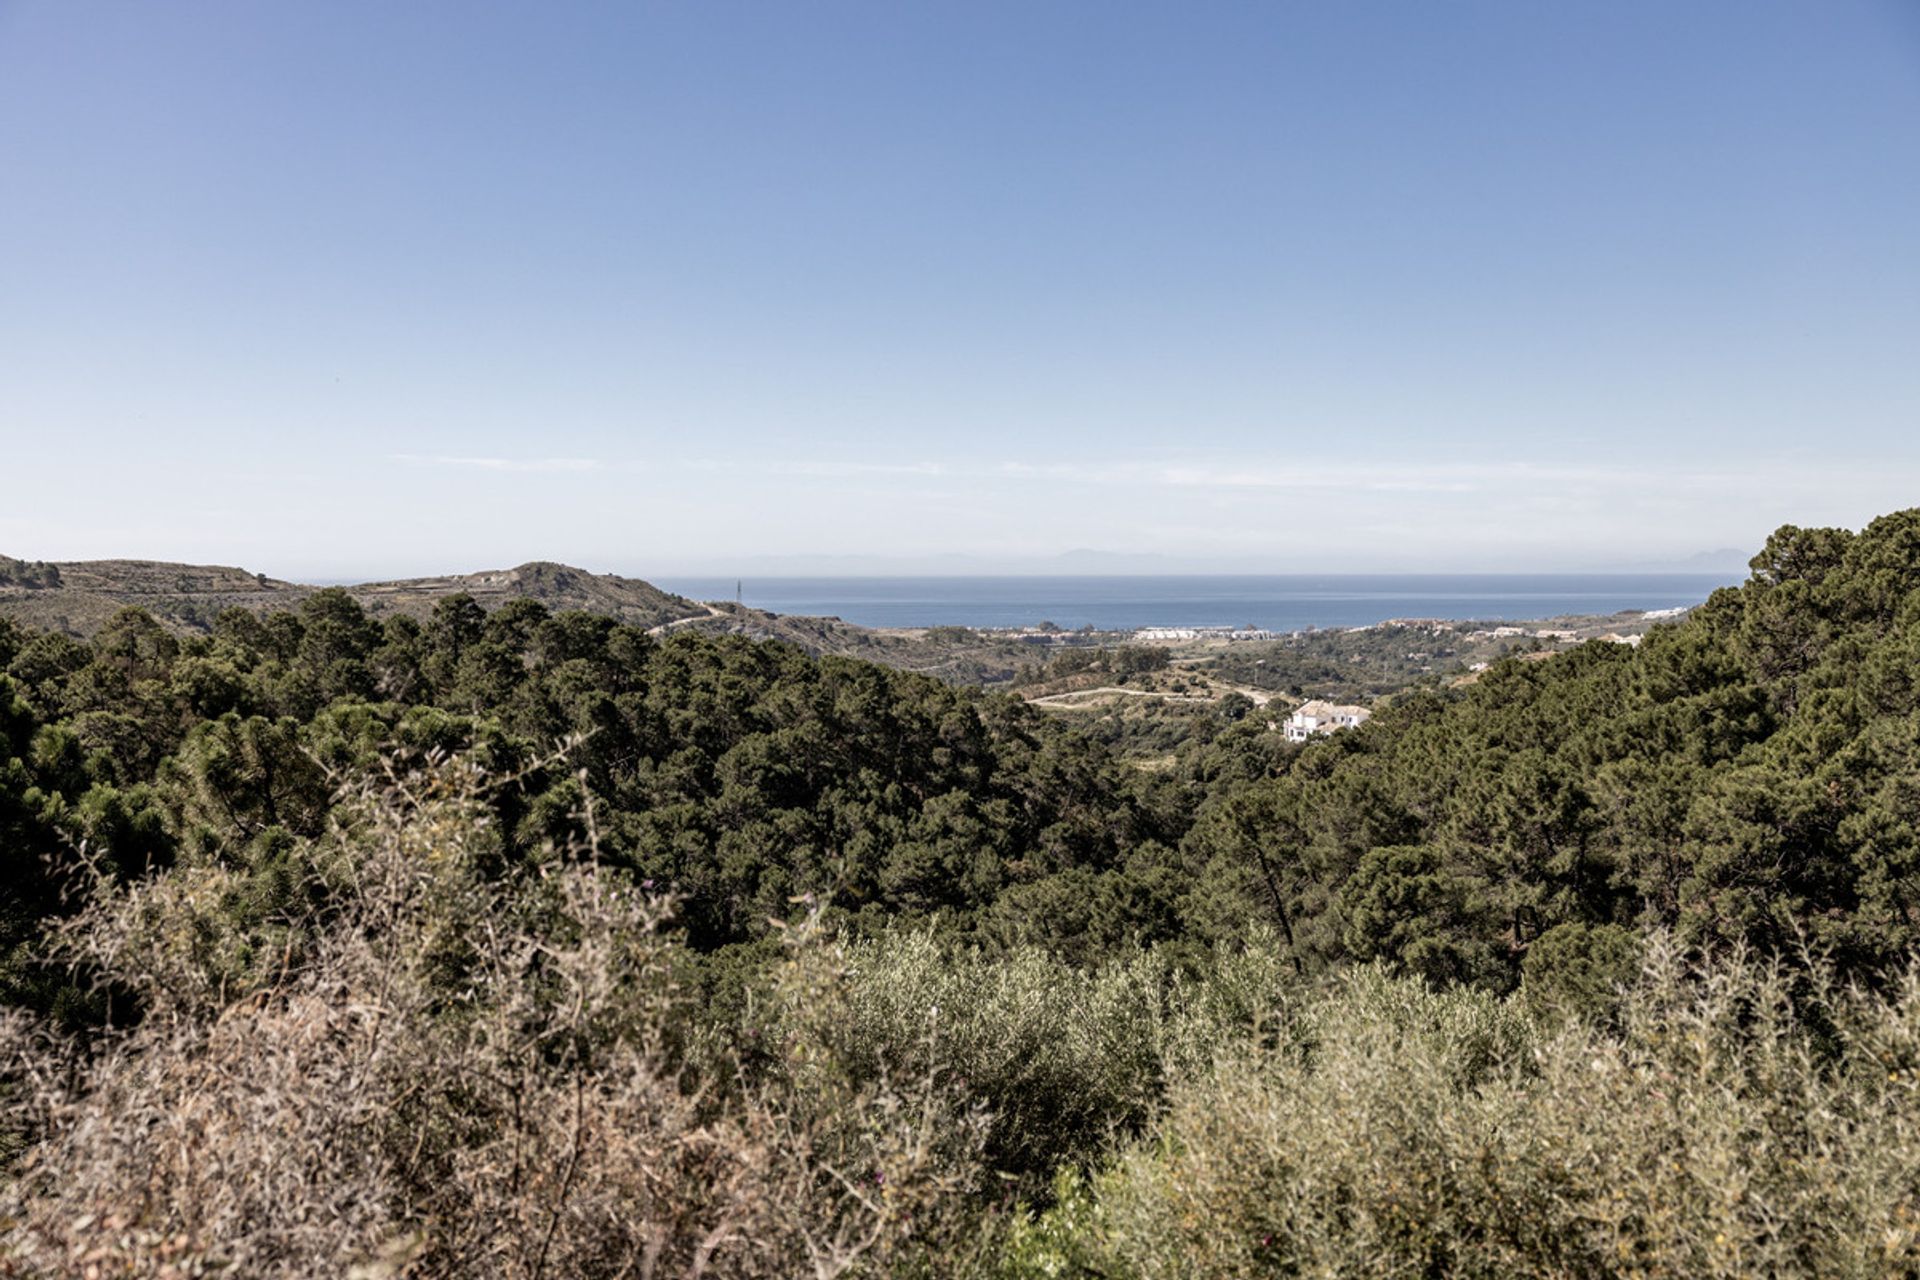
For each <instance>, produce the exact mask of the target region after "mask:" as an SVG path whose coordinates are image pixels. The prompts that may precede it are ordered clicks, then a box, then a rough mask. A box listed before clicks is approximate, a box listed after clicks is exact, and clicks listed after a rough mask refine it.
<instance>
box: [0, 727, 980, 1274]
mask: <svg viewBox="0 0 1920 1280" xmlns="http://www.w3.org/2000/svg"><path fill="white" fill-rule="evenodd" d="M492 785H498V784H497V783H490V782H489V781H488V780H487V779H486V778H484V777H482V776H480V775H479V774H478V773H477V772H476V771H474V770H472V769H470V768H468V767H466V766H464V765H462V764H460V763H458V762H446V761H440V762H436V763H434V764H433V765H432V766H431V767H430V768H428V769H425V770H423V771H420V772H417V773H412V774H408V775H405V776H398V775H389V776H387V777H385V778H384V779H382V780H380V781H379V782H378V783H365V784H361V785H359V786H356V787H354V788H353V789H351V790H350V791H348V792H347V793H345V794H343V796H342V797H341V799H340V803H339V806H338V812H339V813H340V815H341V816H340V818H339V820H338V822H337V824H336V829H335V830H334V831H333V832H332V833H331V834H330V835H329V836H328V837H326V838H324V839H322V840H318V841H315V842H312V843H311V844H310V845H308V846H305V847H303V848H302V849H301V850H300V851H299V858H298V860H297V863H298V867H299V874H300V875H301V876H303V877H304V878H305V885H304V886H303V887H304V889H305V892H304V893H302V894H301V895H298V900H299V901H301V902H303V903H305V904H308V905H306V906H305V907H303V909H302V910H301V912H300V914H299V916H298V917H297V918H293V917H288V918H284V919H280V920H276V921H273V922H271V927H262V926H260V925H258V923H257V922H255V923H254V924H250V925H249V926H248V927H246V928H240V927H238V926H236V925H234V924H233V923H232V913H231V912H230V911H229V910H228V907H229V906H230V904H231V903H232V902H233V901H234V900H235V899H236V897H240V896H244V895H245V894H246V892H247V885H246V883H245V872H244V869H237V868H232V867H222V866H218V865H211V866H208V865H202V866H196V867H191V868H182V869H179V870H176V871H174V872H170V873H167V874H165V875H162V876H159V877H157V878H155V879H153V880H151V881H148V882H146V883H144V884H141V885H139V886H137V887H135V888H133V889H130V890H124V891H118V892H113V893H108V894H105V895H104V896H103V897H102V898H101V900H100V901H99V903H98V904H97V905H96V906H94V907H93V908H91V909H90V910H88V911H87V912H85V913H84V914H83V915H81V916H80V917H79V918H77V919H75V920H74V921H72V923H71V924H70V926H68V928H67V929H66V931H65V934H64V947H65V948H66V950H67V952H68V954H69V955H70V956H72V957H73V958H74V959H75V960H76V961H81V962H84V963H86V964H88V965H89V966H91V967H93V968H94V969H95V970H96V971H97V972H99V973H100V974H101V975H102V976H103V979H104V980H108V981H112V982H114V983H117V984H118V985H119V986H120V987H122V988H124V989H127V990H130V991H131V992H133V993H134V994H135V995H136V996H137V997H138V999H139V1001H140V1003H141V1006H142V1009H143V1013H142V1016H141V1018H140V1020H139V1021H138V1022H137V1023H136V1024H135V1025H134V1026H132V1027H131V1028H129V1029H126V1030H123V1031H119V1032H116V1033H110V1034H108V1035H107V1036H105V1037H103V1038H101V1039H100V1040H98V1041H97V1042H95V1043H93V1044H91V1045H87V1046H82V1045H78V1044H74V1043H70V1042H65V1041H62V1040H60V1039H58V1038H57V1037H54V1036H53V1035H52V1034H51V1033H49V1032H48V1031H46V1030H45V1029H44V1028H38V1027H34V1026H32V1025H29V1024H28V1023H26V1022H25V1021H23V1020H22V1019H20V1018H18V1017H13V1018H11V1019H9V1020H7V1021H6V1022H5V1023H4V1025H0V1055H4V1058H3V1060H4V1063H5V1072H6V1083H5V1088H6V1089H7V1091H8V1096H10V1097H11V1098H12V1099H13V1100H15V1101H16V1103H17V1108H16V1109H17V1111H18V1113H19V1114H20V1116H21V1119H22V1123H23V1124H24V1125H25V1127H26V1131H27V1132H28V1134H29V1135H30V1138H31V1140H32V1144H31V1146H30V1147H29V1148H28V1149H27V1151H26V1152H25V1154H24V1155H23V1157H22V1158H21V1160H20V1162H19V1163H18V1165H17V1166H16V1167H15V1169H14V1170H13V1171H12V1172H13V1177H12V1180H11V1182H10V1183H9V1184H8V1185H7V1186H6V1187H5V1188H4V1190H3V1191H0V1230H4V1236H3V1237H0V1271H4V1272H5V1273H6V1274H17V1275H47V1276H67V1275H80V1276H102V1277H105V1276H152V1277H173V1276H193V1275H205V1274H227V1275H246V1276H259V1277H281V1276H284V1277H293V1276H302V1277H305V1276H313V1275H323V1274H336V1275H352V1276H358V1277H363V1278H365V1280H372V1278H373V1277H385V1276H481V1275H484V1276H496V1275H499V1276H521V1277H537V1276H567V1277H573V1276H583V1277H593V1276H634V1277H666V1276H716V1277H720V1276H740V1277H748V1276H779V1277H791V1276H812V1277H835V1276H842V1275H864V1274H880V1273H883V1272H898V1271H900V1270H903V1269H913V1268H919V1269H923V1270H924V1269H928V1268H930V1267H932V1266H935V1265H937V1260H938V1259H940V1258H942V1257H952V1256H957V1251H958V1250H959V1249H960V1248H961V1247H962V1246H963V1245H964V1244H965V1242H966V1238H967V1226H966V1219H965V1217H964V1215H960V1214H957V1213H956V1206H958V1205H960V1204H962V1203H963V1202H964V1201H965V1198H966V1193H967V1191H968V1190H969V1189H970V1188H971V1187H972V1185H973V1183H974V1180H975V1179H976V1177H977V1151H978V1149H979V1145H980V1140H981V1138H980V1135H981V1124H980V1119H979V1117H977V1116H975V1115H974V1114H973V1113H971V1112H969V1111H967V1110H966V1109H965V1108H964V1107H962V1106H961V1105H960V1104H959V1103H958V1102H957V1101H956V1100H955V1098H954V1096H953V1095H952V1093H951V1091H949V1090H948V1089H946V1088H945V1087H944V1086H942V1085H941V1084H939V1083H938V1073H937V1072H934V1071H923V1072H921V1073H920V1074H919V1075H918V1076H917V1077H914V1078H905V1079H896V1078H892V1077H887V1076H884V1075H883V1076H882V1077H880V1078H877V1079H876V1078H873V1077H872V1076H871V1073H868V1074H867V1075H865V1076H863V1077H862V1078H861V1079H859V1080H856V1079H855V1078H854V1077H853V1076H852V1075H850V1074H849V1073H848V1072H846V1071H845V1070H844V1069H842V1067H841V1065H840V1064H839V1063H838V1062H836V1061H835V1060H834V1058H833V1056H832V1055H831V1054H830V1053H829V1052H826V1051H824V1050H823V1049H822V1048H821V1047H820V1046H821V1042H820V1041H819V1040H818V1039H817V1038H814V1037H811V1036H810V1035H809V1033H808V1028H809V1026H810V1025H811V1026H815V1027H819V1026H824V1025H827V1024H828V1023H829V1022H830V1020H831V1018H832V1016H833V1011H832V1003H833V1002H834V1001H835V1000H837V999H838V998H839V997H840V996H841V995H842V994H843V984H844V981H845V974H846V965H845V961H844V958H843V957H842V955H841V953H840V951H839V950H838V948H837V947H836V945H835V944H833V943H832V942H831V941H830V940H829V939H827V938H825V937H824V936H822V934H821V933H820V931H819V929H818V927H817V925H815V924H809V925H806V926H803V927H801V928H800V929H798V930H796V934H797V936H796V938H795V939H794V941H793V944H792V946H791V948H790V951H789V954H788V958H787V960H786V962H785V964H784V965H783V967H782V969H781V973H780V975H779V978H778V990H780V991H781V993H782V996H781V998H782V1000H783V1001H785V1002H787V1003H788V1004H789V1005H790V1006H791V1008H792V1010H793V1016H792V1017H790V1018H789V1019H788V1025H789V1028H790V1029H789V1031H788V1033H787V1035H786V1043H785V1045H784V1046H783V1050H784V1052H783V1056H782V1058H781V1060H780V1062H779V1063H778V1064H777V1069H775V1070H772V1071H768V1072H762V1073H760V1074H759V1075H757V1076H756V1077H755V1078H754V1079H751V1080H749V1079H747V1078H746V1077H745V1076H744V1075H743V1074H738V1073H733V1074H729V1073H727V1072H725V1071H712V1070H709V1071H705V1072H701V1071H695V1070H693V1069H691V1068H690V1067H689V1066H688V1065H687V1064H686V1062H685V1061H684V1060H682V1059H680V1058H678V1057H677V1056H676V1053H675V1052H674V1051H673V1049H672V1048H671V1046H672V1045H673V1044H675V1043H676V1042H678V1041H681V1040H684V1039H685V1038H686V1036H685V1028H684V1022H685V1019H686V1016H687V1009H686V1007H685V1002H684V1001H683V1000H682V997H681V994H680V992H679V991H678V990H677V989H676V987H675V985H674V982H673V980H672V978H671V969H672V965H671V960H672V948H673V945H674V944H673V943H672V942H671V940H670V939H669V938H668V937H667V936H666V935H665V934H664V933H663V932H662V931H661V928H660V926H661V924H662V921H663V919H664V918H665V917H666V915H667V912H668V909H669V906H670V904H668V903H665V902H662V901H661V900H659V899H655V898H651V897H648V896H645V895H642V894H639V893H636V892H635V891H634V890H633V889H632V888H630V887H629V886H628V885H627V884H625V883H624V882H623V881H622V879H621V878H620V877H618V876H617V875H614V874H611V873H609V872H607V871H605V870H603V869H601V868H599V867H597V866H596V865H595V863H594V860H593V858H592V857H591V850H585V851H575V855H574V856H559V855H556V856H553V857H549V858H546V859H543V860H536V861H535V862H533V863H532V864H531V865H526V866H518V867H506V866H504V864H503V861H502V859H501V856H500V848H499V842H498V840H497V836H496V833H495V832H494V831H492V830H491V829H490V828H489V825H488V820H487V812H488V811H487V806H486V804H485V803H484V800H485V797H486V795H487V790H488V788H489V786H492ZM588 816H589V819H590V816H591V815H588ZM590 825H591V824H590V821H589V826H590ZM722 1061H724V1059H722Z"/></svg>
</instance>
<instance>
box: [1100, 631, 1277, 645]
mask: <svg viewBox="0 0 1920 1280" xmlns="http://www.w3.org/2000/svg"><path fill="white" fill-rule="evenodd" d="M1133 638H1134V640H1135V641H1136V642H1138V643H1141V644H1146V643H1150V642H1152V641H1155V640H1159V641H1163V642H1164V641H1168V640H1277V639H1279V633H1277V632H1273V631H1262V630H1261V629H1260V628H1258V627H1142V628H1140V629H1139V630H1138V631H1136V632H1134V633H1133Z"/></svg>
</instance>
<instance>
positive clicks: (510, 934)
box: [0, 512, 1920, 1280]
mask: <svg viewBox="0 0 1920 1280" xmlns="http://www.w3.org/2000/svg"><path fill="white" fill-rule="evenodd" d="M0 667H3V668H4V670H5V673H6V674H5V675H4V676H0V857H3V858H4V859H5V863H4V867H3V868H0V874H3V875H4V884H5V887H6V895H7V896H6V899H5V902H4V910H0V943H3V944H4V948H5V953H4V961H0V996H3V997H4V1003H5V1013H4V1016H3V1017H0V1098H3V1099H4V1101H5V1120H6V1123H5V1128H4V1133H3V1134H0V1160H3V1161H4V1175H3V1176H4V1183H3V1184H0V1274H17V1275H22V1276H49V1277H52V1276H68V1275H83V1276H84V1275H101V1276H112V1275H135V1276H154V1277H159V1276H191V1275H210V1274H225V1275H246V1276H288V1277H291V1276H308V1275H316V1274H340V1275H356V1276H362V1277H374V1276H393V1277H398V1276H423V1277H424V1276H466V1275H508V1276H528V1277H531V1276H553V1277H559V1276H606V1277H613V1276H690V1275H710V1276H743V1277H744V1276H782V1277H785V1276H843V1275H845V1276H857V1275H875V1276H878V1275H886V1276H929V1277H931V1276H980V1277H1043V1276H1044V1277H1054V1276H1068V1277H1085V1278H1089V1280H1091V1278H1098V1277H1139V1278H1141V1280H1146V1278H1147V1277H1184V1276H1230V1277H1238V1276H1247V1277H1254V1276H1290V1275H1368V1276H1372V1275H1405V1276H1422V1277H1426V1276H1440V1275H1459V1276H1487V1277H1494V1276H1510V1275H1539V1276H1655V1275H1663V1276H1745V1275H1808V1276H1829V1275H1832V1276H1906V1275H1914V1274H1920V1235H1917V1234H1916V1233H1917V1232H1920V1083H1916V1078H1915V1072H1916V1071H1917V1070H1920V973H1917V972H1916V970H1915V967H1914V962H1913V959H1912V957H1913V954H1914V951H1913V947H1914V941H1915V936H1914V930H1915V929H1916V927H1920V836H1916V834H1915V833H1916V830H1917V829H1920V828H1916V825H1915V814H1916V812H1920V808H1917V805H1916V802H1917V801H1920V680H1916V678H1915V673H1916V672H1920V512H1906V513H1901V514H1898V515H1895V516H1889V517H1886V518H1884V519H1883V520H1881V521H1877V522H1876V523H1875V524H1874V525H1873V526H1871V527H1869V528H1868V529H1867V530H1864V531H1862V532H1861V533H1859V534H1857V535H1856V534H1848V533H1845V532H1844V531H1837V530H1799V529H1785V530H1782V531H1781V532H1780V533H1779V534H1777V535H1775V537H1774V538H1773V539H1772V540H1770V542H1769V544H1768V546H1767V548H1766V549H1765V550H1764V551H1763V552H1762V553H1761V554H1760V555H1759V556H1758V557H1756V559H1755V561H1754V575H1753V578H1752V579H1751V580H1750V581H1749V582H1748V584H1747V585H1746V586H1744V587H1742V588H1739V589H1736V590H1728V591H1724V592H1721V593H1718V594H1716V595H1715V597H1714V598H1713V599H1712V600H1711V601H1709V602H1708V603H1707V604H1706V605H1705V606H1704V607H1703V608H1701V609H1699V610H1697V611H1695V612H1694V614H1692V615H1691V616H1690V617H1689V618H1688V619H1687V620H1685V621H1684V622H1682V623H1679V624H1677V625H1673V626H1667V627H1660V628H1656V629H1655V630H1654V631H1653V632H1651V633H1650V634H1649V636H1648V637H1647V639H1646V640H1645V642H1644V643H1642V644H1641V645H1640V646H1639V647H1638V648H1637V649H1634V648H1629V647H1626V646H1621V645H1610V644H1592V645H1586V646H1582V647H1579V648H1576V649H1574V650H1572V651H1571V652H1568V653H1565V654H1560V655H1556V656H1553V657H1550V658H1548V659H1546V660H1541V661H1522V660H1518V659H1516V660H1511V661H1507V662H1501V663H1497V664H1495V665H1493V666H1492V667H1491V668H1489V670H1488V671H1486V672H1485V673H1484V674H1483V675H1482V677H1481V678H1480V679H1479V680H1478V681H1476V682H1474V683H1472V684H1470V685H1462V686H1459V687H1453V688H1434V689H1430V690H1425V691H1421V692H1418V693H1415V694H1412V695H1409V696H1407V697H1404V698H1402V699H1400V700H1398V701H1396V702H1395V703H1394V704H1392V705H1390V706H1387V707H1384V708H1382V709H1381V710H1380V711H1379V713H1378V714H1376V715H1375V717H1374V718H1373V720H1372V721H1370V722H1369V723H1368V724H1367V725H1365V726H1364V727H1362V728H1360V729H1357V730H1353V731H1348V732H1344V733H1341V734H1337V735H1334V736H1333V737H1332V738H1330V739H1327V740H1323V741H1318V742H1313V743H1309V744H1306V745H1305V746H1293V745H1289V744H1287V743H1285V742H1284V741H1281V740H1280V736H1279V735H1277V734H1275V733H1273V732H1272V731H1271V730H1269V729H1267V728H1266V727H1265V724H1264V722H1263V721H1262V720H1261V719H1260V718H1259V717H1255V716H1249V715H1241V716H1239V717H1238V718H1231V717H1228V716H1223V715H1219V714H1216V713H1212V712H1206V713H1203V714H1202V715H1200V716H1198V717H1196V719H1195V722H1194V724H1193V726H1192V732H1191V733H1190V734H1188V735H1186V736H1184V737H1182V738H1181V739H1180V740H1179V741H1177V742H1175V743H1173V744H1171V746H1170V751H1169V759H1168V760H1167V762H1166V763H1165V766H1164V767H1161V768H1156V769H1154V770H1142V769H1139V768H1136V767H1132V766H1130V765H1128V764H1127V763H1125V762H1124V761H1123V760H1121V759H1119V758H1118V757H1117V756H1116V755H1115V754H1114V752H1113V751H1112V750H1111V749H1110V748H1109V747H1108V746H1107V745H1106V744H1104V743H1103V742H1101V741H1099V740H1097V739H1095V738H1092V737H1089V736H1088V735H1086V734H1083V733H1079V732H1077V731H1076V730H1075V729H1074V727H1073V726H1072V724H1070V723H1065V722H1063V720H1062V718H1060V717H1049V716H1048V715H1047V714H1046V713H1044V712H1043V711H1040V710H1036V709H1034V708H1031V707H1027V706H1025V705H1024V704H1022V703H1020V702H1019V701H1017V700H1016V699H1014V698H1012V697H1009V696H1005V695H991V694H983V693H979V692H972V691H967V690H960V689H954V688H952V687H950V686H947V685H943V684H940V683H938V682H936V681H934V680H931V679H927V678H924V677H918V676H914V675H912V674H908V673H902V672H897V671H888V670H885V669H882V668H878V667H874V666H871V665H869V664H865V663H860V662H855V661H849V660H845V659H815V658H810V657H807V656H806V655H804V654H802V653H800V652H798V651H797V650H794V649H792V648H789V647H787V646H783V645H780V644H777V643H774V644H755V643H752V642H750V641H747V640H745V639H742V638H738V637H719V638H717V637H710V636H699V635H691V634H688V635H680V634H672V635H666V636H658V637H654V636H649V635H647V634H646V632H645V631H643V630H640V629H638V628H637V627H635V626H633V625H628V624H621V623H618V622H615V621H613V620H611V619H607V618H599V617H590V616H588V615H584V614H557V615H556V614H551V613H549V612H548V611H546V610H545V609H543V608H541V607H539V606H538V605H532V604H529V603H525V602H521V603H511V604H507V605H505V606H503V607H501V608H500V609H497V610H495V611H494V612H493V613H491V614H487V613H485V612H483V611H482V610H480V609H479V608H478V606H477V605H475V604H474V603H473V602H472V601H470V600H463V598H461V597H458V596H455V597H451V598H449V599H448V600H446V601H443V602H442V603H441V604H440V605H438V606H436V608H435V611H434V612H433V614H432V615H431V616H430V617H429V618H428V619H427V620H426V621H424V622H422V621H418V620H415V619H412V618H409V617H394V618H388V619H384V620H376V619H372V618H369V617H368V616H367V614H366V613H365V612H364V611H363V610H362V609H360V608H359V606H358V605H356V604H355V603H354V602H353V601H352V600H351V599H350V598H347V597H344V596H343V595H341V594H339V593H325V592H322V593H318V594H316V595H315V596H313V597H311V598H309V599H307V600H306V601H305V602H303V603H302V605H301V606H300V608H299V610H298V611H296V612H291V613H283V614H276V615H271V616H268V617H266V618H258V617H255V616H253V615H251V614H248V613H245V612H234V613H231V614H228V615H223V616H222V617H221V618H220V619H219V620H218V621H217V622H216V623H215V625H214V627H213V630H212V631H211V633H210V634H208V635H206V636H203V637H190V638H187V639H184V640H183V639H181V638H180V637H178V636H175V635H173V634H172V633H170V632H168V631H167V630H165V629H164V628H161V627H159V626H157V625H155V624H153V623H152V621H151V620H150V619H146V618H145V617H144V616H143V615H141V614H139V613H137V612H130V613H126V614H123V615H121V616H120V617H119V618H117V619H116V620H115V621H114V622H113V623H112V624H111V625H110V626H108V627H107V628H105V629H104V630H102V631H101V632H100V633H99V634H98V635H97V636H95V637H94V638H93V640H92V641H90V642H88V643H81V642H78V641H75V640H73V639H71V638H69V637H66V636H63V635H60V634H57V633H52V632H42V633H35V632H29V631H24V630H20V629H17V628H7V629H0Z"/></svg>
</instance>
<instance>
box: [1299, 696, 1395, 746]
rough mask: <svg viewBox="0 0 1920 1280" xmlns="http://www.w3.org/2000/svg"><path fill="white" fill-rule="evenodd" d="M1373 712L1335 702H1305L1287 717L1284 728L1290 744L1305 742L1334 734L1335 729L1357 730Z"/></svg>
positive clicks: (1316, 700) (1317, 700) (1315, 700)
mask: <svg viewBox="0 0 1920 1280" xmlns="http://www.w3.org/2000/svg"><path fill="white" fill-rule="evenodd" d="M1372 714H1373V712H1371V711H1369V710H1367V709H1366V708H1365V707H1356V706H1351V705H1345V704H1340V703H1333V702H1323V701H1321V700H1320V699H1318V698H1315V699H1313V700H1312V701H1311V702H1303V703H1301V704H1300V705H1299V706H1298V707H1295V708H1294V711H1293V714H1292V715H1290V716H1288V717H1287V723H1286V725H1285V726H1284V728H1285V731H1286V735H1287V741H1288V742H1305V741H1306V740H1307V739H1308V738H1311V737H1313V736H1314V735H1315V734H1317V733H1332V732H1333V731H1334V730H1335V729H1357V728H1359V727H1360V726H1361V725H1363V724H1365V723H1366V722H1367V718H1368V717H1369V716H1371V715H1372Z"/></svg>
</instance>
